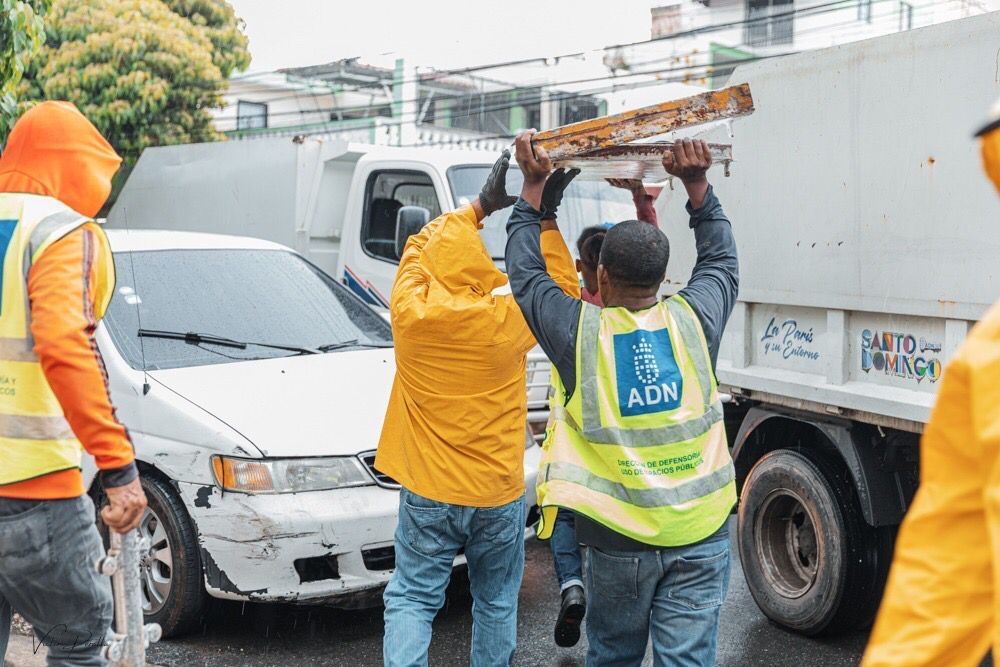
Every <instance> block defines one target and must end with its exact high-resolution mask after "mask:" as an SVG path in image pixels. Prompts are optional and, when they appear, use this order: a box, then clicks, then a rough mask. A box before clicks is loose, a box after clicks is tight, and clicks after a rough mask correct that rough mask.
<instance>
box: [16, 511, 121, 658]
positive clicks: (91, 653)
mask: <svg viewBox="0 0 1000 667" xmlns="http://www.w3.org/2000/svg"><path fill="white" fill-rule="evenodd" d="M94 516H95V515H94V503H92V502H91V500H90V498H89V497H87V496H81V497H79V498H72V499H69V500H14V499H11V498H0V664H2V663H3V655H4V653H5V652H6V650H7V640H8V638H9V635H10V619H11V611H12V607H13V610H14V611H17V612H19V613H20V614H21V615H22V616H24V618H25V620H27V621H28V622H29V623H31V625H32V626H33V627H34V629H35V641H36V642H37V643H40V644H44V645H45V646H46V647H47V648H48V664H49V665H50V667H51V666H56V665H58V666H59V667H64V666H65V667H103V665H106V664H107V663H106V661H105V660H104V658H102V657H101V649H102V648H103V646H104V639H105V636H106V634H107V633H108V631H109V630H110V629H111V608H112V604H111V579H109V578H108V577H104V576H101V575H99V574H97V572H95V571H94V562H95V561H96V560H97V559H98V558H100V557H101V556H102V555H103V554H104V545H103V544H102V542H101V537H100V535H98V533H97V528H96V527H95V526H94ZM36 645H37V644H36Z"/></svg>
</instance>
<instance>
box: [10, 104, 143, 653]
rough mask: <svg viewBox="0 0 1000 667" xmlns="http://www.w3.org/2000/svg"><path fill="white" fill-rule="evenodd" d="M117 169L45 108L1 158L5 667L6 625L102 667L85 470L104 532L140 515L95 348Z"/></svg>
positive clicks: (106, 150)
mask: <svg viewBox="0 0 1000 667" xmlns="http://www.w3.org/2000/svg"><path fill="white" fill-rule="evenodd" d="M120 163H121V158H119V157H118V155H117V154H116V153H115V151H114V149H112V148H111V146H110V145H109V144H108V142H107V141H105V140H104V138H103V137H102V136H101V134H100V133H99V132H98V131H97V128H95V127H94V126H93V125H91V124H90V122H89V121H88V120H87V119H86V118H84V116H83V115H82V114H81V113H80V112H79V111H78V110H77V109H76V107H75V106H73V105H72V104H70V103H68V102H43V103H41V104H39V105H37V106H35V107H34V108H32V109H31V110H30V111H28V112H26V113H25V114H24V115H23V116H22V117H21V118H20V119H19V120H18V122H17V124H16V125H15V126H14V129H13V130H12V131H11V133H10V136H9V137H8V139H7V144H6V146H5V149H4V151H3V154H2V156H0V257H2V259H3V264H2V267H0V281H2V282H0V662H2V658H3V654H4V652H5V650H6V647H7V639H8V633H9V631H10V620H11V611H12V608H13V610H16V611H18V612H19V613H20V614H21V615H22V616H24V618H25V619H26V620H27V621H28V622H29V623H31V625H32V626H33V627H34V631H35V634H36V636H37V638H38V641H39V642H41V643H42V644H44V645H45V646H47V647H48V661H49V663H48V664H50V665H69V666H73V667H77V666H79V667H84V666H86V667H91V666H94V665H104V664H105V661H104V659H103V658H102V657H101V649H102V647H103V645H104V642H105V634H106V632H107V631H108V629H109V628H110V625H111V616H112V601H111V586H110V582H109V580H108V579H107V577H103V576H100V575H98V574H97V573H96V572H95V570H94V562H95V561H96V560H97V559H98V558H99V557H100V556H101V555H102V554H103V551H104V548H103V544H102V542H101V538H100V535H99V534H98V532H97V528H96V527H95V524H94V516H95V515H94V505H93V503H92V502H91V500H90V498H89V497H88V496H87V495H86V493H85V491H86V490H85V489H84V487H83V479H82V475H81V473H80V464H81V456H82V450H83V449H86V450H87V452H89V453H90V454H91V455H93V456H94V458H95V459H96V462H97V466H98V468H99V469H100V470H101V483H102V484H103V486H104V491H105V493H106V495H107V497H108V500H109V506H108V507H106V508H104V510H103V511H102V513H101V516H102V518H103V519H104V522H105V523H106V524H107V525H108V527H109V528H110V529H112V530H115V531H117V532H119V533H124V532H127V531H129V530H131V529H133V528H135V527H136V526H137V525H138V523H139V520H140V518H141V516H142V512H143V509H144V508H145V506H146V498H145V495H144V494H143V492H142V487H141V486H140V485H139V479H138V474H137V470H136V466H135V462H134V458H135V457H134V452H133V448H132V443H131V441H130V440H129V436H128V433H127V432H126V430H125V428H124V426H122V424H121V423H119V421H118V420H117V418H116V417H115V413H114V408H113V407H112V405H111V400H110V397H109V394H108V383H107V374H106V372H105V369H104V363H103V361H102V360H101V355H100V352H99V351H98V349H97V345H96V343H95V342H94V330H95V328H96V327H97V322H98V320H99V319H100V318H101V316H102V315H103V314H104V310H105V309H106V308H107V306H108V302H109V301H110V300H111V295H112V292H113V290H114V264H113V263H112V258H111V250H110V248H109V246H108V241H107V239H106V238H105V236H104V233H103V232H102V231H101V228H100V227H98V226H97V224H96V223H94V222H93V220H92V218H93V216H94V215H96V214H97V212H98V211H99V210H100V208H101V206H102V205H103V204H104V201H105V200H106V199H107V197H108V194H109V193H110V192H111V178H112V176H114V174H115V172H116V171H117V170H118V166H119V164H120Z"/></svg>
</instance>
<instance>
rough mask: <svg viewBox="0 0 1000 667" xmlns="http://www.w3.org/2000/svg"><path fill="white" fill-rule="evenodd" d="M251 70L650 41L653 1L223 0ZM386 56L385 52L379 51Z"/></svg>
mask: <svg viewBox="0 0 1000 667" xmlns="http://www.w3.org/2000/svg"><path fill="white" fill-rule="evenodd" d="M230 2H232V4H233V6H234V7H235V8H236V13H237V14H238V15H240V16H241V17H243V19H244V20H245V21H246V24H247V26H246V32H247V35H248V36H249V37H250V52H251V54H252V55H253V63H252V64H251V65H250V70H249V71H251V72H259V71H267V70H274V69H277V68H279V67H292V66H301V65H314V64H317V63H323V62H329V61H331V60H337V59H339V58H349V57H353V56H361V57H362V58H363V59H364V60H365V61H367V62H373V63H377V64H384V63H386V62H391V60H392V59H393V58H394V57H398V56H407V57H410V58H412V59H413V60H414V61H415V62H416V63H417V64H419V65H423V66H434V67H439V68H450V67H462V66H469V65H474V64H477V63H491V62H498V61H501V60H507V59H511V58H523V57H531V56H549V55H553V54H561V53H570V52H575V51H581V50H587V49H596V48H599V47H603V46H606V45H609V44H618V43H622V42H631V41H636V40H641V39H648V38H649V8H650V6H651V5H653V4H662V3H656V2H651V0H615V1H614V2H610V3H603V2H596V1H595V0H464V1H461V0H420V1H418V2H411V1H408V0H360V1H359V0H349V1H348V2H342V1H338V0H283V1H281V2H279V1H278V0H230ZM381 54H391V55H381Z"/></svg>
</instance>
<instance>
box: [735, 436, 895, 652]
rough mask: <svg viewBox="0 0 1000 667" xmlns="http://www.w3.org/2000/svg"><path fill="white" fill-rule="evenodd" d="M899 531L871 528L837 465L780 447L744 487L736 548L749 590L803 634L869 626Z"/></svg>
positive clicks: (772, 616)
mask: <svg viewBox="0 0 1000 667" xmlns="http://www.w3.org/2000/svg"><path fill="white" fill-rule="evenodd" d="M892 537H893V530H892V529H891V528H889V529H883V528H879V529H876V528H872V527H871V526H869V525H868V524H867V523H866V522H865V520H864V517H863V516H862V514H861V508H860V505H859V503H858V501H857V498H856V495H855V493H854V489H853V486H852V483H851V481H850V476H849V475H848V474H847V473H846V471H844V470H842V469H839V468H838V467H837V466H836V463H835V462H833V461H827V460H824V459H822V458H821V457H819V456H815V457H810V456H806V455H804V454H802V453H800V452H797V451H791V450H786V449H781V450H777V451H773V452H770V453H768V454H766V455H765V456H763V457H762V458H761V459H760V460H759V461H758V462H757V463H756V465H754V467H753V468H752V469H751V470H750V473H749V475H748V476H747V479H746V482H745V483H744V485H743V493H742V498H741V500H740V509H739V516H738V544H739V550H740V558H741V561H742V564H743V572H744V576H745V577H746V581H747V586H748V587H749V589H750V593H751V594H752V595H753V598H754V600H755V601H756V602H757V606H758V607H760V609H761V611H762V612H764V614H765V615H766V616H767V617H768V618H770V619H771V620H772V621H774V622H775V623H778V624H779V625H782V626H784V627H786V628H788V629H790V630H793V631H795V632H798V633H801V634H804V635H811V636H812V635H821V634H837V633H839V632H843V631H846V630H850V629H854V628H856V627H860V626H863V625H867V624H868V623H870V622H871V620H872V618H873V617H874V615H875V612H876V611H877V608H878V603H879V601H880V599H881V595H882V588H883V587H884V585H885V577H886V574H887V572H888V565H889V561H890V560H891V555H892V553H891V552H892Z"/></svg>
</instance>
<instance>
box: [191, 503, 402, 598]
mask: <svg viewBox="0 0 1000 667" xmlns="http://www.w3.org/2000/svg"><path fill="white" fill-rule="evenodd" d="M177 488H178V490H179V491H180V493H181V496H182V497H183V498H184V501H185V505H187V508H188V511H189V512H190V513H191V518H192V519H193V521H194V523H195V525H196V526H197V530H198V533H199V538H200V544H201V560H202V567H203V568H204V572H205V587H206V589H207V591H208V593H209V594H210V595H212V596H213V597H219V598H226V599H231V600H258V601H271V602H307V603H314V604H330V605H334V606H342V607H348V608H353V607H363V606H371V605H377V604H379V600H380V593H381V590H382V588H384V586H385V585H386V583H387V582H388V580H389V576H390V575H391V574H392V569H393V567H394V566H395V556H394V552H393V547H392V543H393V532H394V530H395V527H396V517H397V513H398V510H399V494H398V492H397V491H395V490H392V489H386V488H382V487H379V486H364V487H357V488H350V489H334V490H330V491H314V492H309V493H294V494H292V493H290V494H270V495H251V494H244V493H234V492H228V491H227V492H223V491H222V490H221V489H219V488H218V487H216V486H206V485H200V484H187V483H178V484H177Z"/></svg>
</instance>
